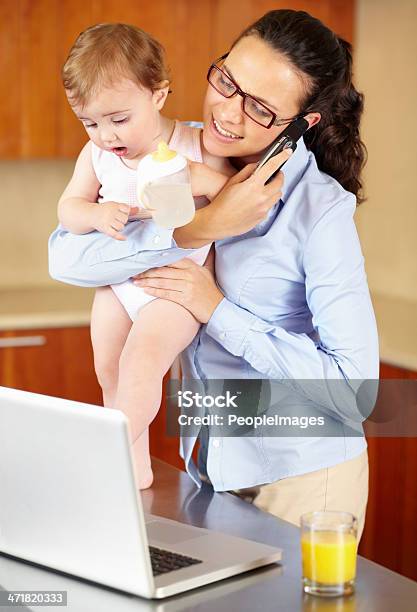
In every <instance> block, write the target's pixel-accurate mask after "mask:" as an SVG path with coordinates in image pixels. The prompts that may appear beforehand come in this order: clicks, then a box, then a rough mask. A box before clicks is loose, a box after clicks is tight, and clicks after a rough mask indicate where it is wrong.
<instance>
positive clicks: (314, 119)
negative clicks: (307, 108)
mask: <svg viewBox="0 0 417 612" xmlns="http://www.w3.org/2000/svg"><path fill="white" fill-rule="evenodd" d="M304 119H305V120H306V121H308V124H309V128H308V129H310V128H311V127H313V125H316V123H318V122H319V121H320V119H321V115H320V113H308V115H305V116H304Z"/></svg>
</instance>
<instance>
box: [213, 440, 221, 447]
mask: <svg viewBox="0 0 417 612" xmlns="http://www.w3.org/2000/svg"><path fill="white" fill-rule="evenodd" d="M213 446H214V448H219V446H220V440H213Z"/></svg>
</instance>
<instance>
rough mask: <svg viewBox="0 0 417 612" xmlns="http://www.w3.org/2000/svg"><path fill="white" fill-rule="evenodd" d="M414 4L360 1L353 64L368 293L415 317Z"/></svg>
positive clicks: (401, 0)
mask: <svg viewBox="0 0 417 612" xmlns="http://www.w3.org/2000/svg"><path fill="white" fill-rule="evenodd" d="M416 24H417V2H416V1H415V0H397V1H396V2H393V1H392V0H378V1H376V0H358V2H357V13H356V30H355V31H356V34H355V43H356V44H355V48H356V52H355V65H356V82H357V85H358V88H359V89H360V90H361V91H363V92H364V93H365V96H366V110H365V116H364V122H363V130H362V134H363V139H364V141H365V143H366V146H367V148H368V153H369V161H368V164H367V166H366V170H365V175H364V178H365V188H366V193H367V195H368V201H367V202H365V203H364V204H363V205H362V206H360V207H359V209H358V211H357V214H356V222H357V227H358V230H359V234H360V237H361V241H362V247H363V250H364V254H365V258H366V268H367V272H368V279H369V285H370V288H371V291H372V292H373V293H374V294H379V295H383V296H386V297H388V298H390V299H392V300H406V301H415V302H416V306H415V314H416V315H417V195H416V164H417V155H416V141H417V121H416V108H417V74H416V57H417V31H416Z"/></svg>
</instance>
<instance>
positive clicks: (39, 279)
mask: <svg viewBox="0 0 417 612" xmlns="http://www.w3.org/2000/svg"><path fill="white" fill-rule="evenodd" d="M73 168H74V161H73V160H30V161H0V186H1V200H0V219H1V221H0V223H1V240H0V289H1V288H4V287H7V288H10V289H13V288H16V289H19V288H30V287H39V286H48V285H56V283H55V281H53V280H52V279H51V278H50V277H49V275H48V257H47V243H48V236H49V234H50V233H51V232H52V230H53V229H54V227H56V225H57V216H56V205H57V202H58V199H59V197H60V195H61V193H62V191H63V190H64V187H65V185H66V184H67V182H68V181H69V179H70V177H71V175H72V171H73Z"/></svg>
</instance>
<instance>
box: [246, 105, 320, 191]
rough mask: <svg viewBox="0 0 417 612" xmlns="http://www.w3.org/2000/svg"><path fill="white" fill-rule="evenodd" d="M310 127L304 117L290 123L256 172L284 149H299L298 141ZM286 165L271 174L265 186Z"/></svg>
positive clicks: (261, 160) (263, 158)
mask: <svg viewBox="0 0 417 612" xmlns="http://www.w3.org/2000/svg"><path fill="white" fill-rule="evenodd" d="M308 127H309V123H308V121H306V120H305V119H304V118H303V117H300V118H299V119H296V120H295V121H293V122H292V123H290V124H289V125H288V126H287V128H286V129H285V130H284V131H283V132H281V134H280V135H279V136H278V137H277V138H276V139H275V140H274V142H273V143H272V144H271V146H270V147H269V149H268V151H267V152H266V153H265V155H264V156H263V157H262V158H261V159H260V161H259V163H258V165H257V166H256V170H255V172H257V171H258V170H259V168H262V166H263V165H264V164H266V162H267V161H268V160H269V159H271V157H274V156H275V155H278V153H281V151H283V150H284V149H292V150H293V151H295V149H296V148H297V140H299V139H300V138H301V136H302V135H303V134H304V133H305V132H306V131H307V130H308ZM284 164H285V162H284V163H282V164H281V165H280V167H279V168H277V170H275V172H273V173H272V174H271V176H270V177H269V179H268V180H267V181H266V183H265V185H267V184H268V183H269V182H270V181H272V179H273V178H274V176H276V175H277V174H278V172H279V171H280V170H281V168H282V166H283V165H284Z"/></svg>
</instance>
